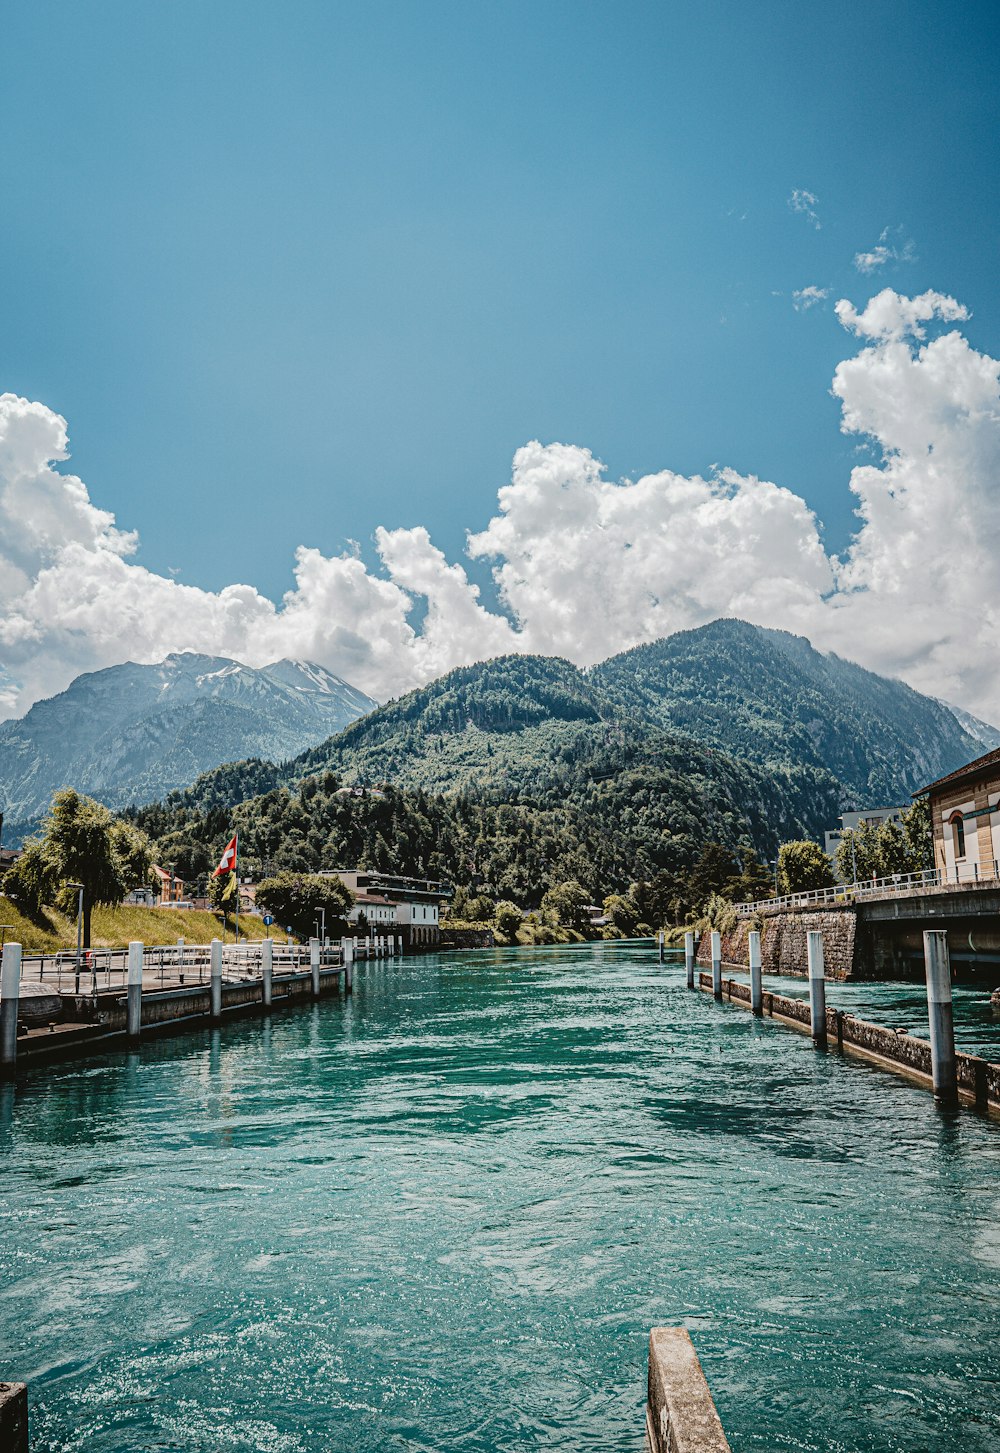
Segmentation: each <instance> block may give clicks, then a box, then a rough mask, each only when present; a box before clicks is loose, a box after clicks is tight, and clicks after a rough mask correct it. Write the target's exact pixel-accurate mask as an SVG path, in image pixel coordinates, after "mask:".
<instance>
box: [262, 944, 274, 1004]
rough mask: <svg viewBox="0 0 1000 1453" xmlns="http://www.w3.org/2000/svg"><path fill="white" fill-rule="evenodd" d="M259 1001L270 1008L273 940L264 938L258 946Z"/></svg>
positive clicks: (272, 987)
mask: <svg viewBox="0 0 1000 1453" xmlns="http://www.w3.org/2000/svg"><path fill="white" fill-rule="evenodd" d="M260 977H261V988H260V1002H261V1003H262V1004H263V1006H264V1008H265V1009H270V1007H271V1002H272V996H273V990H274V942H273V940H272V939H269V938H265V940H264V942H263V943H262V944H261V946H260Z"/></svg>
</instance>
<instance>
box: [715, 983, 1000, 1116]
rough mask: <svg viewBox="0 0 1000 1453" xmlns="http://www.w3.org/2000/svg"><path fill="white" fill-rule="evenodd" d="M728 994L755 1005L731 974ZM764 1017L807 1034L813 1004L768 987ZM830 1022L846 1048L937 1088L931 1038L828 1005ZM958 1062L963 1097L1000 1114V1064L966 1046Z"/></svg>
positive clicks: (747, 989)
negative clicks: (907, 1032) (891, 1027)
mask: <svg viewBox="0 0 1000 1453" xmlns="http://www.w3.org/2000/svg"><path fill="white" fill-rule="evenodd" d="M698 987H699V988H700V989H702V990H703V991H704V992H705V993H706V994H707V993H709V992H710V990H711V988H712V980H711V976H710V975H709V974H703V973H700V974H699V975H698ZM723 998H724V999H726V1000H728V1001H729V1003H730V1004H734V1005H739V1006H740V1007H741V1008H743V1009H749V1008H750V987H749V985H748V984H743V983H741V982H740V981H739V980H738V979H726V980H725V981H724V984H723ZM764 1017H765V1018H768V1019H773V1020H776V1021H777V1022H779V1023H781V1024H784V1025H786V1026H787V1027H788V1028H789V1029H795V1030H798V1031H799V1032H800V1033H802V1034H810V1035H811V1034H812V1023H811V1021H812V1015H811V1013H810V1008H809V1005H808V1004H807V1003H806V1002H805V1001H804V1000H803V999H800V998H789V997H788V996H786V995H784V994H775V993H772V992H771V991H770V990H767V991H765V994H764ZM826 1027H827V1036H828V1037H829V1038H830V1039H831V1040H833V1041H834V1042H835V1043H836V1046H837V1049H838V1050H839V1051H840V1052H842V1053H843V1054H845V1055H850V1056H852V1057H857V1058H858V1059H862V1060H865V1061H866V1062H867V1063H868V1064H873V1065H877V1066H878V1068H879V1069H883V1070H889V1071H891V1072H892V1073H893V1074H896V1075H902V1076H903V1078H904V1079H907V1080H910V1081H911V1083H913V1084H916V1085H920V1086H922V1087H923V1088H924V1089H927V1090H931V1089H933V1087H934V1080H933V1066H932V1061H931V1046H930V1043H929V1042H928V1041H927V1040H926V1039H919V1038H918V1037H917V1036H916V1035H912V1034H904V1033H903V1032H902V1031H900V1030H896V1029H887V1028H886V1027H885V1026H884V1025H881V1024H871V1023H869V1022H868V1021H867V1020H865V1019H857V1018H856V1017H855V1016H854V1015H853V1014H843V1013H841V1012H840V1011H839V1010H835V1009H828V1010H827V1011H826ZM954 1063H955V1074H956V1079H957V1082H958V1103H959V1104H960V1105H966V1106H968V1107H969V1108H970V1109H976V1110H980V1111H983V1112H985V1113H987V1114H990V1115H997V1116H1000V1064H995V1063H994V1062H993V1061H991V1060H984V1059H982V1058H980V1056H979V1055H975V1054H968V1053H966V1052H965V1051H964V1050H958V1051H956V1053H955V1058H954Z"/></svg>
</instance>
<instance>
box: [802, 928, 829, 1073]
mask: <svg viewBox="0 0 1000 1453" xmlns="http://www.w3.org/2000/svg"><path fill="white" fill-rule="evenodd" d="M806 944H807V947H806V956H807V960H808V964H809V1029H810V1032H811V1034H812V1037H813V1039H814V1041H815V1042H816V1044H817V1045H819V1046H820V1047H821V1048H823V1049H825V1048H826V978H825V974H824V968H823V935H822V934H821V933H819V932H818V931H815V930H813V931H811V932H810V933H809V934H808V936H807V939H806Z"/></svg>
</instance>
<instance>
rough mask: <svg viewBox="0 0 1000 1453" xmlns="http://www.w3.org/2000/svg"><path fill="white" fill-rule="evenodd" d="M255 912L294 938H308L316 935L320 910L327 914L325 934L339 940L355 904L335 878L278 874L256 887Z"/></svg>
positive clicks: (345, 888) (351, 894) (307, 874)
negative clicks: (259, 910)
mask: <svg viewBox="0 0 1000 1453" xmlns="http://www.w3.org/2000/svg"><path fill="white" fill-rule="evenodd" d="M255 897H256V902H257V907H258V908H263V909H264V910H265V911H266V912H268V913H273V914H274V916H275V918H276V919H277V920H278V922H279V923H280V924H281V925H282V927H287V928H289V929H291V931H292V933H294V934H295V935H296V937H297V938H309V937H310V935H311V934H313V933H314V932H315V925H316V920H317V918H319V916H320V913H319V910H320V909H321V908H322V909H325V911H326V931H327V933H328V934H329V935H330V936H331V937H333V938H341V937H343V936H344V935H346V933H347V931H348V918H347V915H348V914H349V913H350V911H351V908H352V907H353V904H354V895H353V893H352V892H351V890H350V888H348V887H347V885H346V884H345V883H343V882H341V880H340V879H339V878H337V877H329V878H328V877H327V876H326V875H325V874H320V873H278V874H276V876H275V877H273V878H265V879H264V880H263V881H262V882H260V883H258V884H257V892H256V895H255Z"/></svg>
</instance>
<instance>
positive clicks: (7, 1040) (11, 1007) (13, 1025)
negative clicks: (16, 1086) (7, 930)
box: [0, 943, 21, 1079]
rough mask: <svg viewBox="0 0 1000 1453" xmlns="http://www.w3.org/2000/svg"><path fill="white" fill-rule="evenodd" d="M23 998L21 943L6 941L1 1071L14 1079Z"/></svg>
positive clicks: (0, 989) (0, 1002)
mask: <svg viewBox="0 0 1000 1453" xmlns="http://www.w3.org/2000/svg"><path fill="white" fill-rule="evenodd" d="M20 998H21V945H20V944H19V943H5V944H4V946H3V966H2V968H0V1073H2V1074H3V1075H4V1077H5V1078H7V1079H12V1078H13V1076H14V1071H15V1069H16V1068H17V1006H18V1001H19V1000H20Z"/></svg>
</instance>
